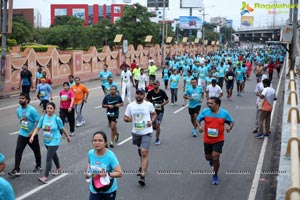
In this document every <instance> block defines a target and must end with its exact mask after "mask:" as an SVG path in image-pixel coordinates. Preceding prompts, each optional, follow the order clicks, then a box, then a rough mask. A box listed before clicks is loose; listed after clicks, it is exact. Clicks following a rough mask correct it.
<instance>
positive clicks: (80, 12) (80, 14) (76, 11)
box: [72, 8, 85, 20]
mask: <svg viewBox="0 0 300 200" xmlns="http://www.w3.org/2000/svg"><path fill="white" fill-rule="evenodd" d="M72 15H73V16H74V17H77V18H80V19H83V20H84V19H85V10H84V9H83V8H73V10H72Z"/></svg>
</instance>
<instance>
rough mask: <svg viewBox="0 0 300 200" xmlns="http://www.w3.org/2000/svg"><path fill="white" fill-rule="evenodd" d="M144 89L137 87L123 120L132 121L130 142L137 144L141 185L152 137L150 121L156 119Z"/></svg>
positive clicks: (143, 183)
mask: <svg viewBox="0 0 300 200" xmlns="http://www.w3.org/2000/svg"><path fill="white" fill-rule="evenodd" d="M144 98H145V91H144V90H143V89H138V90H137V91H136V95H135V101H134V102H132V103H130V104H129V105H128V106H127V108H126V111H125V116H124V121H125V122H132V143H133V144H134V145H137V147H138V153H139V156H140V159H141V163H140V168H139V171H140V173H139V174H138V175H140V180H139V184H140V185H141V186H144V185H145V176H146V174H147V168H148V163H149V157H148V154H149V149H150V144H151V137H152V132H153V128H152V123H153V122H154V121H155V119H156V112H155V108H154V106H153V105H152V103H150V102H147V101H145V100H144Z"/></svg>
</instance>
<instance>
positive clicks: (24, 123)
mask: <svg viewBox="0 0 300 200" xmlns="http://www.w3.org/2000/svg"><path fill="white" fill-rule="evenodd" d="M16 113H17V116H18V119H19V120H20V130H19V134H20V135H21V136H23V137H28V135H29V134H30V133H31V132H32V131H33V129H34V127H35V123H37V122H38V121H39V119H40V115H39V113H38V112H37V110H36V109H35V108H34V107H33V106H31V105H27V107H26V108H22V107H21V106H20V107H18V108H17V111H16Z"/></svg>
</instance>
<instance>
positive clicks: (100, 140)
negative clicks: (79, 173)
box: [85, 131, 122, 200]
mask: <svg viewBox="0 0 300 200" xmlns="http://www.w3.org/2000/svg"><path fill="white" fill-rule="evenodd" d="M92 143H93V149H91V150H89V152H88V155H87V157H88V165H87V169H86V172H85V178H86V180H87V182H90V185H89V190H90V197H89V199H91V200H97V199H98V200H115V199H116V195H117V189H118V186H117V180H116V178H120V177H122V169H121V166H120V164H119V161H118V159H117V157H116V155H115V154H114V153H113V152H112V151H110V150H109V149H107V148H105V147H106V145H107V137H106V134H105V133H103V132H101V131H100V132H96V133H94V135H93V140H92ZM100 177H101V179H102V178H105V177H106V178H105V179H106V180H107V181H109V184H108V185H109V187H107V188H105V189H104V188H102V190H101V188H99V189H96V188H95V187H94V186H93V185H94V184H93V181H96V180H95V179H98V180H100V181H101V179H100ZM98 183H99V182H98ZM100 184H101V183H99V185H100ZM95 185H97V184H95ZM96 190H98V191H96ZM99 190H100V191H99Z"/></svg>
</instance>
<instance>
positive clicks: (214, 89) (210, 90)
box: [206, 79, 223, 99]
mask: <svg viewBox="0 0 300 200" xmlns="http://www.w3.org/2000/svg"><path fill="white" fill-rule="evenodd" d="M222 96H223V91H222V89H221V87H220V86H218V85H217V81H216V79H213V80H212V81H211V84H209V85H208V86H207V88H206V98H207V99H209V98H210V97H218V98H221V97H222Z"/></svg>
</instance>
